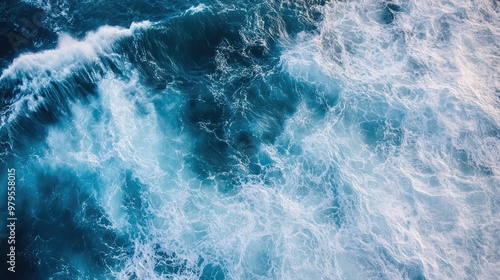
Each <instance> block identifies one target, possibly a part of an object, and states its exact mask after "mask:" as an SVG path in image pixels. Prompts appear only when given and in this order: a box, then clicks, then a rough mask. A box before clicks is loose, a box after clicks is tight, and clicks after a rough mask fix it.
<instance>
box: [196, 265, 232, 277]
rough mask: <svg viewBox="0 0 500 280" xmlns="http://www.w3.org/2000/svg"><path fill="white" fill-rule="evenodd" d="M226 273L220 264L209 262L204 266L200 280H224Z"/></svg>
mask: <svg viewBox="0 0 500 280" xmlns="http://www.w3.org/2000/svg"><path fill="white" fill-rule="evenodd" d="M224 279H226V275H225V274H224V270H223V269H222V268H221V267H220V266H218V265H212V264H208V265H206V266H205V268H203V272H202V274H201V276H200V280H224Z"/></svg>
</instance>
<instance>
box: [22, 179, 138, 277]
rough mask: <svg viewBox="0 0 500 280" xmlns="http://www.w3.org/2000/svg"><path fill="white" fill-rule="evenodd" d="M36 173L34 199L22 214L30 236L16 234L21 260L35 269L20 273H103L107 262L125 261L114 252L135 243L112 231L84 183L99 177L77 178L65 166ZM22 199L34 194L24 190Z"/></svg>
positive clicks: (126, 249)
mask: <svg viewBox="0 0 500 280" xmlns="http://www.w3.org/2000/svg"><path fill="white" fill-rule="evenodd" d="M30 172H31V173H34V172H35V173H36V171H33V170H30ZM36 174H38V175H37V176H36V182H37V197H36V200H32V199H31V200H29V201H28V203H26V204H24V205H23V207H22V209H23V210H22V214H21V217H20V218H21V219H22V220H23V221H24V222H23V225H26V226H27V227H28V228H27V229H26V234H19V232H18V238H19V239H20V241H21V242H22V244H24V245H25V246H24V247H23V248H24V249H23V254H22V258H23V259H22V260H23V261H25V262H26V263H27V264H29V265H28V266H26V268H28V267H31V268H32V269H31V270H29V269H25V267H23V269H22V270H21V271H20V272H19V273H20V275H21V277H22V278H23V277H24V278H25V279H32V277H33V276H34V275H53V276H55V275H59V276H60V277H61V279H62V278H65V277H77V278H81V277H91V276H95V277H99V276H102V275H105V274H106V273H107V272H108V271H107V267H108V266H110V267H119V266H120V265H123V264H122V263H121V262H120V261H119V260H118V259H116V258H115V256H117V255H120V254H124V255H127V254H131V253H132V252H131V248H133V246H132V244H130V243H129V241H128V238H127V237H126V236H123V235H118V234H116V233H114V232H113V231H112V230H110V229H109V226H110V225H111V223H110V222H109V221H108V220H107V218H106V215H105V214H104V211H103V210H102V209H101V207H100V206H99V204H98V202H97V201H96V200H95V197H94V196H92V195H91V192H90V191H89V190H86V189H85V188H84V187H86V184H85V185H82V184H81V182H82V181H85V182H96V178H94V176H93V175H85V176H81V175H80V176H77V175H76V174H75V173H74V172H72V171H71V170H67V169H58V170H56V172H54V173H52V174H48V173H46V172H43V173H42V172H40V173H36ZM19 197H26V198H28V197H31V196H30V195H29V191H28V190H25V191H21V193H20V194H19ZM54 229H57V230H54Z"/></svg>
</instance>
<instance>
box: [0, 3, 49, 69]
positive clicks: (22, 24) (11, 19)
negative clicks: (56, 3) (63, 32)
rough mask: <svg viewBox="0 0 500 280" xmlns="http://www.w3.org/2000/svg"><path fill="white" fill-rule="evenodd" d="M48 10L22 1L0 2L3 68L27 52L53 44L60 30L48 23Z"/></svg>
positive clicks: (0, 38)
mask: <svg viewBox="0 0 500 280" xmlns="http://www.w3.org/2000/svg"><path fill="white" fill-rule="evenodd" d="M45 16H46V14H45V13H44V12H43V11H42V10H41V9H39V8H37V7H34V6H32V5H30V4H27V3H25V2H21V1H14V0H5V1H3V2H2V3H0V69H3V68H6V67H7V66H8V65H9V64H10V63H11V62H12V60H13V59H14V58H16V57H18V56H19V55H21V54H22V53H26V52H38V51H41V50H46V49H50V48H54V47H55V46H56V45H57V34H56V33H55V32H53V31H52V29H51V28H50V27H48V26H47V24H46V22H45Z"/></svg>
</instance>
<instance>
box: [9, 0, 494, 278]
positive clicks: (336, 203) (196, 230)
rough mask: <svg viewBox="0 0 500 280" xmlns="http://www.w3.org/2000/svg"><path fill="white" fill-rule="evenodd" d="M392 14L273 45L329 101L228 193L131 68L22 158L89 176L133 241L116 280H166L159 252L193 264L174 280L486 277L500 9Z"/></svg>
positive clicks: (411, 9)
mask: <svg viewBox="0 0 500 280" xmlns="http://www.w3.org/2000/svg"><path fill="white" fill-rule="evenodd" d="M395 3H397V4H400V5H401V7H402V11H401V12H398V13H396V16H395V20H394V22H393V23H391V24H387V25H385V24H382V23H380V22H381V20H380V14H381V13H382V12H381V11H380V9H381V8H380V7H381V6H382V3H381V2H377V1H355V2H339V1H334V2H330V3H329V4H327V6H326V7H325V8H324V11H323V12H324V21H323V22H322V23H321V25H320V26H319V32H318V33H316V34H312V35H306V34H301V35H299V36H298V37H297V38H296V39H294V40H295V41H293V40H292V39H290V38H287V40H286V41H284V42H283V47H284V48H285V52H284V53H283V55H282V57H281V64H280V66H279V67H280V69H283V70H285V71H286V72H288V73H289V74H290V75H292V76H293V77H294V78H296V79H297V80H299V81H301V82H306V83H311V84H315V85H317V86H318V87H320V88H322V89H325V90H324V91H323V92H322V93H321V94H323V95H324V97H328V95H339V101H338V104H331V106H330V107H329V108H328V112H327V114H326V116H325V118H324V119H322V120H317V119H315V118H314V108H310V107H308V106H306V104H305V102H303V103H301V104H300V105H299V106H298V108H297V111H296V112H295V113H294V115H293V116H292V117H290V119H288V121H287V122H286V124H285V128H284V132H283V133H282V134H281V135H280V136H279V137H278V138H277V140H276V142H275V143H274V144H272V145H271V144H261V146H260V147H258V148H259V153H260V154H262V155H266V156H268V157H269V158H270V159H271V161H272V163H271V164H269V165H268V166H265V167H263V168H264V171H263V172H262V174H261V175H259V176H256V175H252V176H251V175H250V174H246V173H244V172H242V174H241V176H242V177H246V178H248V180H245V183H242V185H241V186H237V187H239V192H238V193H237V194H235V195H224V194H221V193H219V192H218V191H217V187H218V185H219V184H223V183H224V182H220V181H217V179H216V177H215V176H209V178H208V179H205V180H203V181H200V179H199V178H197V176H196V174H195V173H194V172H193V171H191V170H190V169H189V166H187V164H186V163H185V157H186V156H188V155H189V153H190V149H191V148H192V147H191V146H190V142H189V138H188V137H187V136H188V135H187V133H186V132H185V131H184V130H183V129H177V130H176V129H174V128H172V127H169V126H168V125H165V124H162V123H161V122H160V119H162V117H160V115H162V116H163V117H164V116H169V115H170V114H171V115H172V116H177V115H178V112H177V111H175V110H176V108H177V105H178V104H179V103H178V100H177V101H174V102H172V104H173V105H172V106H165V107H161V108H157V107H154V106H153V105H152V104H151V103H150V100H151V99H154V98H162V97H161V96H160V97H158V96H156V97H153V95H152V94H150V93H149V92H148V89H147V88H146V87H143V86H141V85H140V83H139V79H138V76H137V75H138V74H137V73H136V71H135V70H133V69H132V68H131V67H130V66H129V65H127V64H126V63H124V64H123V65H121V66H122V68H124V69H125V70H126V71H124V75H125V76H126V77H127V78H120V77H117V76H115V75H111V74H110V75H107V76H105V77H103V78H102V79H101V80H100V81H99V83H98V84H99V98H96V99H95V100H93V101H91V104H90V105H85V106H83V105H79V104H74V105H73V106H72V113H73V115H74V117H73V119H72V120H71V121H70V122H68V123H66V124H64V125H62V126H61V127H51V128H50V129H49V136H48V138H47V145H48V148H47V149H46V150H45V152H44V153H45V154H41V155H38V158H37V157H36V156H37V155H35V156H34V157H33V159H32V160H35V159H36V160H39V161H41V163H42V165H45V166H47V167H51V168H56V167H57V166H69V167H71V168H72V169H75V170H90V171H93V172H97V173H98V174H99V180H100V183H101V185H102V186H104V188H103V189H100V188H99V186H96V187H95V188H96V189H95V190H94V191H95V192H96V197H98V199H99V202H100V203H101V206H102V207H103V209H104V211H105V215H106V218H107V219H109V220H110V221H111V223H112V225H111V227H112V229H113V230H115V231H117V232H121V233H122V232H128V233H130V235H131V236H132V238H133V244H134V248H133V254H132V256H131V257H130V256H129V255H127V254H123V255H120V256H117V258H121V259H122V260H123V261H124V265H123V267H110V268H109V269H110V271H111V272H110V273H111V276H114V277H116V278H118V279H128V278H130V277H132V276H131V275H134V274H135V276H136V277H138V278H140V279H163V278H164V277H165V275H160V273H159V272H157V271H155V265H156V264H164V263H165V262H166V261H167V260H170V259H168V258H167V257H165V256H159V255H158V251H161V252H165V253H166V254H171V255H172V254H173V253H175V254H176V257H172V258H171V261H172V262H177V264H178V265H179V266H184V267H185V268H186V269H180V270H179V271H178V272H177V274H176V276H171V277H173V278H175V279H193V278H196V277H197V276H199V275H200V274H201V272H202V271H203V269H204V268H205V267H206V266H207V265H208V264H212V265H213V264H217V265H220V266H221V267H222V268H223V270H224V273H225V274H226V276H227V278H229V279H368V278H376V279H381V278H382V279H418V277H419V276H422V275H423V276H425V277H426V278H427V279H450V278H451V279H469V278H475V279H495V278H497V277H496V276H498V270H497V267H499V266H500V264H499V262H498V259H499V255H498V254H499V253H498V250H499V248H498V232H499V230H500V229H499V225H500V216H499V215H498V213H499V209H500V205H499V204H498V198H499V194H498V187H497V186H498V185H500V178H499V176H500V170H499V164H498V163H499V162H500V141H499V139H498V137H499V136H498V133H499V131H498V127H499V126H500V124H499V120H500V118H499V116H498V114H499V105H498V97H497V95H498V88H499V85H498V81H499V79H498V69H497V68H498V67H497V66H498V62H499V58H498V53H497V52H498V44H499V42H498V34H499V28H498V26H500V25H499V24H498V23H499V20H498V13H496V12H495V11H493V10H492V9H493V8H488V7H490V6H491V3H489V2H481V4H477V5H472V4H468V5H465V4H466V3H465V4H464V3H460V5H459V3H455V2H450V1H442V2H438V3H436V2H425V1H424V2H422V1H420V2H418V3H416V2H415V3H414V2H405V3H400V2H395ZM436 6H439V7H440V8H439V9H436V8H435V7H436ZM478 6H481V7H482V8H477V7H478ZM481 9H482V13H483V14H484V13H486V14H488V15H489V17H490V21H489V22H488V21H485V20H483V18H482V17H481V16H480V14H479V11H478V10H481ZM376 10H378V11H377V12H373V11H376ZM443 22H446V23H447V24H444V23H443ZM446 30H449V33H447V34H444V33H443V32H446ZM459 31H461V32H459ZM120 32H125V31H123V30H122V31H120ZM250 37H251V36H248V38H250ZM249 40H251V39H249ZM66 44H68V43H66ZM69 44H77V45H79V44H82V43H81V42H80V43H79V42H72V41H71V40H70V42H69ZM105 44H107V43H105ZM97 45H98V46H100V47H98V48H97V47H95V45H92V44H91V46H93V47H92V48H90V50H91V51H92V52H99V51H102V47H101V46H103V45H101V44H97ZM81 48H83V49H82V50H81V51H80V54H85V53H86V52H85V50H87V51H88V49H87V48H85V47H84V46H81ZM77 49H78V48H77ZM45 55H47V54H45ZM54 56H55V54H54ZM28 57H30V56H28ZM91 57H92V56H91ZM63 58H64V57H63ZM26 59H27V58H26ZM31 59H33V60H34V61H38V60H37V59H38V58H36V55H32V58H31ZM40 59H41V58H40ZM74 59H76V58H75V57H72V58H71V57H70V58H68V61H67V63H66V64H58V65H54V67H51V69H54V70H58V69H63V68H64V66H65V65H71V64H72V63H73V62H74ZM63 60H64V59H63ZM16 63H17V65H22V63H21V62H19V61H18V62H16ZM54 63H61V62H54ZM35 65H36V64H35ZM12 67H13V68H12V69H11V70H10V72H8V73H10V74H8V75H22V74H20V73H21V72H19V74H17V73H18V70H16V69H17V68H16V67H17V66H16V67H14V66H12ZM23 67H28V68H23V69H24V70H26V69H32V68H29V67H30V66H23ZM38 67H39V68H41V67H42V66H38ZM59 67H62V68H59ZM9 69H10V68H9ZM19 69H21V68H19ZM33 69H34V68H33ZM24 70H23V71H24ZM221 70H223V71H228V70H231V69H230V68H223V67H221ZM274 70H275V71H278V70H277V69H274ZM19 71H20V70H19ZM4 75H6V74H5V73H4ZM332 89H334V90H332ZM162 94H164V96H165V95H171V96H173V97H175V96H177V94H178V93H176V91H175V90H174V89H170V88H168V89H167V90H166V91H165V92H163V93H162ZM179 96H181V95H179ZM179 98H181V97H179ZM174 99H175V98H174ZM162 102H163V101H162ZM138 108H141V109H138ZM92 110H97V112H98V113H99V115H102V119H100V120H99V121H96V120H93V119H92V117H91V116H92V114H91V113H92V112H91V111H92ZM370 129H372V130H370ZM68 131H70V132H71V133H70V134H69V135H68ZM495 133H496V134H495ZM126 170H130V171H131V172H132V176H133V178H138V180H139V181H140V182H141V183H142V184H144V186H145V187H144V188H145V189H144V190H142V192H141V195H140V197H138V198H137V199H140V200H141V201H142V202H143V203H144V204H145V205H147V209H145V210H144V211H145V212H146V214H144V215H142V216H141V217H142V218H144V221H134V220H133V219H131V218H130V212H131V210H130V207H132V206H131V205H127V204H125V203H124V202H123V201H124V197H125V196H126V189H125V187H124V185H126V183H125V177H126V176H125V174H124V171H126ZM158 248H159V249H158ZM201 258H203V260H201Z"/></svg>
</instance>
